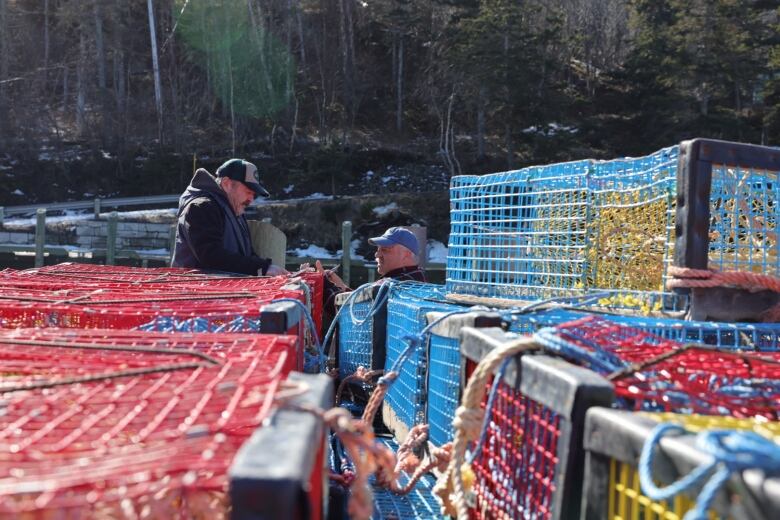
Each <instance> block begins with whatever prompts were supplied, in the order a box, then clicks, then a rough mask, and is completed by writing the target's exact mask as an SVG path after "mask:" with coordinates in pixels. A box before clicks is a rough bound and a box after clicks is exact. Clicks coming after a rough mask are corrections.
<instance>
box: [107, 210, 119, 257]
mask: <svg viewBox="0 0 780 520" xmlns="http://www.w3.org/2000/svg"><path fill="white" fill-rule="evenodd" d="M118 218H119V215H118V214H117V212H116V211H112V212H111V213H110V214H109V215H108V223H107V225H106V227H107V228H108V232H107V233H106V265H114V264H115V263H116V223H117V220H118Z"/></svg>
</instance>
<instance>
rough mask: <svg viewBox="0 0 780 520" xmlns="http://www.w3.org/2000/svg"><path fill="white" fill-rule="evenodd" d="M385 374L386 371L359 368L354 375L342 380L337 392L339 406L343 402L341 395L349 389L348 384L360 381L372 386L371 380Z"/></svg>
mask: <svg viewBox="0 0 780 520" xmlns="http://www.w3.org/2000/svg"><path fill="white" fill-rule="evenodd" d="M384 372H385V371H384V370H368V369H367V368H366V367H364V366H359V367H358V368H357V370H356V371H355V373H354V374H351V375H348V376H347V377H345V378H344V379H342V380H341V383H339V387H338V389H337V390H336V404H337V405H338V404H339V403H340V402H341V394H342V393H343V392H344V389H345V388H346V387H347V383H350V382H352V381H360V382H361V383H366V384H372V383H371V380H372V379H373V378H374V377H377V376H381V375H382V374H384Z"/></svg>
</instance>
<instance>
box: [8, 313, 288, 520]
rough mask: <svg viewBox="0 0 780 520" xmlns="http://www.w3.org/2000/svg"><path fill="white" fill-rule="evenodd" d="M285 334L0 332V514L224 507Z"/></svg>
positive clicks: (163, 513) (160, 514)
mask: <svg viewBox="0 0 780 520" xmlns="http://www.w3.org/2000/svg"><path fill="white" fill-rule="evenodd" d="M294 342H295V338H293V337H285V336H270V335H255V334H252V335H247V334H225V333H222V334H207V333H205V334H197V335H190V334H176V335H171V334H160V333H145V332H130V331H108V330H101V331H80V330H79V331H76V330H72V329H69V330H63V329H19V330H15V331H0V370H1V371H2V380H1V381H2V382H1V383H0V393H1V394H2V414H0V515H2V516H5V517H14V518H16V517H20V516H26V517H30V518H54V517H57V518H59V517H70V516H81V517H99V518H114V517H134V518H135V517H137V518H143V517H154V518H220V517H224V516H226V514H227V513H226V512H227V509H226V503H225V496H226V495H225V491H226V487H227V477H226V472H227V468H228V466H229V465H230V463H231V461H232V458H233V456H234V454H235V452H236V451H237V450H238V448H239V447H240V446H241V444H242V443H243V442H244V441H245V440H246V439H247V438H248V437H249V435H250V434H251V433H252V432H253V431H254V430H255V429H256V428H257V427H258V426H260V424H261V423H262V421H263V420H264V419H265V418H266V417H267V416H268V413H269V411H270V409H271V407H272V405H273V399H274V397H275V396H276V395H278V391H279V385H280V382H281V381H282V380H283V379H284V378H285V377H286V376H287V374H288V373H289V371H290V370H291V368H292V364H293V360H294V358H293V356H291V355H289V352H290V351H291V349H292V348H293V345H294Z"/></svg>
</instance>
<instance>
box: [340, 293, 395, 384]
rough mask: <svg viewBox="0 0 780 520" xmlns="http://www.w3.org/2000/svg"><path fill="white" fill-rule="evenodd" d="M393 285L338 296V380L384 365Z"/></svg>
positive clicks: (378, 368) (381, 367)
mask: <svg viewBox="0 0 780 520" xmlns="http://www.w3.org/2000/svg"><path fill="white" fill-rule="evenodd" d="M389 287H390V284H381V285H379V284H377V285H373V286H364V287H363V288H361V289H358V290H357V291H355V292H351V293H342V294H339V295H337V296H336V306H337V307H338V308H339V309H340V311H339V315H338V350H337V354H336V364H337V366H338V369H339V378H340V379H344V378H345V377H347V376H349V375H351V374H354V373H355V372H356V371H357V369H358V367H360V366H362V367H365V368H366V369H369V370H381V369H383V368H384V365H385V343H386V336H387V332H386V331H387V292H388V289H389Z"/></svg>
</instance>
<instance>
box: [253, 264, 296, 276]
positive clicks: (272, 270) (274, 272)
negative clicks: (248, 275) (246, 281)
mask: <svg viewBox="0 0 780 520" xmlns="http://www.w3.org/2000/svg"><path fill="white" fill-rule="evenodd" d="M257 274H258V275H259V276H262V275H263V271H262V269H261V270H260V272H259V273H257ZM288 274H290V271H288V270H287V269H285V268H284V267H279V266H278V265H274V264H271V265H269V266H268V269H267V270H266V272H265V276H282V275H285V276H287V275H288Z"/></svg>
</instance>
